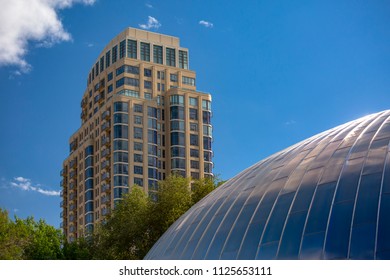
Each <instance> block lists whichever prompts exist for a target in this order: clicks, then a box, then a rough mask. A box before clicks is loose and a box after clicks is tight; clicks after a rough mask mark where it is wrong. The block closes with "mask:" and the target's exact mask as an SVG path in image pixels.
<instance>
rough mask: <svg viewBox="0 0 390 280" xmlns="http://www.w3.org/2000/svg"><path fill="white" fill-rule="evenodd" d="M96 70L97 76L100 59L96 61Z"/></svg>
mask: <svg viewBox="0 0 390 280" xmlns="http://www.w3.org/2000/svg"><path fill="white" fill-rule="evenodd" d="M95 72H96V76H97V75H99V61H98V62H96V64H95Z"/></svg>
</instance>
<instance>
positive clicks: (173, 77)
mask: <svg viewBox="0 0 390 280" xmlns="http://www.w3.org/2000/svg"><path fill="white" fill-rule="evenodd" d="M171 82H175V83H176V82H177V75H176V74H171Z"/></svg>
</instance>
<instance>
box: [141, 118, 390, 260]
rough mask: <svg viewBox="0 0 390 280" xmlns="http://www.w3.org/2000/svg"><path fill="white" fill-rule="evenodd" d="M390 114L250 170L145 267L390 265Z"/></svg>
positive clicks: (171, 233) (190, 215) (174, 233)
mask: <svg viewBox="0 0 390 280" xmlns="http://www.w3.org/2000/svg"><path fill="white" fill-rule="evenodd" d="M389 141H390V111H385V112H381V113H378V114H374V115H370V116H366V117H364V118H361V119H358V120H355V121H352V122H350V123H347V124H344V125H341V126H338V127H336V128H334V129H331V130H328V131H325V132H323V133H321V134H318V135H316V136H314V137H311V138H309V139H307V140H305V141H302V142H300V143H298V144H296V145H294V146H292V147H290V148H288V149H285V150H283V151H281V152H279V153H276V154H274V155H272V156H270V157H268V158H267V159H264V160H262V161H260V162H259V163H257V164H255V165H254V166H252V167H250V168H248V169H246V170H244V171H243V172H241V173H240V174H238V175H237V176H236V177H234V178H233V179H231V180H229V181H228V182H226V183H225V184H224V185H222V186H221V187H219V188H218V189H217V190H215V191H214V192H212V193H211V194H209V195H208V196H207V197H206V198H204V199H203V200H201V201H200V202H198V203H197V204H196V205H195V206H194V207H192V208H191V209H190V210H189V211H188V212H187V213H185V214H184V215H183V216H182V217H180V219H179V220H178V221H177V222H176V223H174V224H173V225H172V226H171V227H170V228H169V229H168V231H167V232H166V233H165V234H164V235H163V236H162V237H161V238H160V240H159V241H158V242H157V243H156V244H155V246H154V247H153V248H152V249H151V250H150V252H149V253H148V255H147V256H146V259H390V156H389Z"/></svg>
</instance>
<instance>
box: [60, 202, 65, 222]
mask: <svg viewBox="0 0 390 280" xmlns="http://www.w3.org/2000/svg"><path fill="white" fill-rule="evenodd" d="M60 207H64V201H63V200H62V201H61V202H60ZM61 214H62V212H61ZM61 218H62V217H61Z"/></svg>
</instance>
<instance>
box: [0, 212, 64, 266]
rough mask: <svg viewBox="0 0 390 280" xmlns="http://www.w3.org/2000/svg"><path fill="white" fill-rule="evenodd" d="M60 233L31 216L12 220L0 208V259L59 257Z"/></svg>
mask: <svg viewBox="0 0 390 280" xmlns="http://www.w3.org/2000/svg"><path fill="white" fill-rule="evenodd" d="M61 240H62V233H61V231H60V230H58V229H55V228H54V227H53V226H50V225H48V224H46V223H45V222H44V221H43V220H39V221H38V222H37V221H35V220H34V219H33V218H32V217H28V218H27V219H19V218H17V217H15V221H12V220H11V219H10V218H9V217H8V212H7V211H6V210H3V209H0V259H34V260H44V259H61V258H62V251H61Z"/></svg>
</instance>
